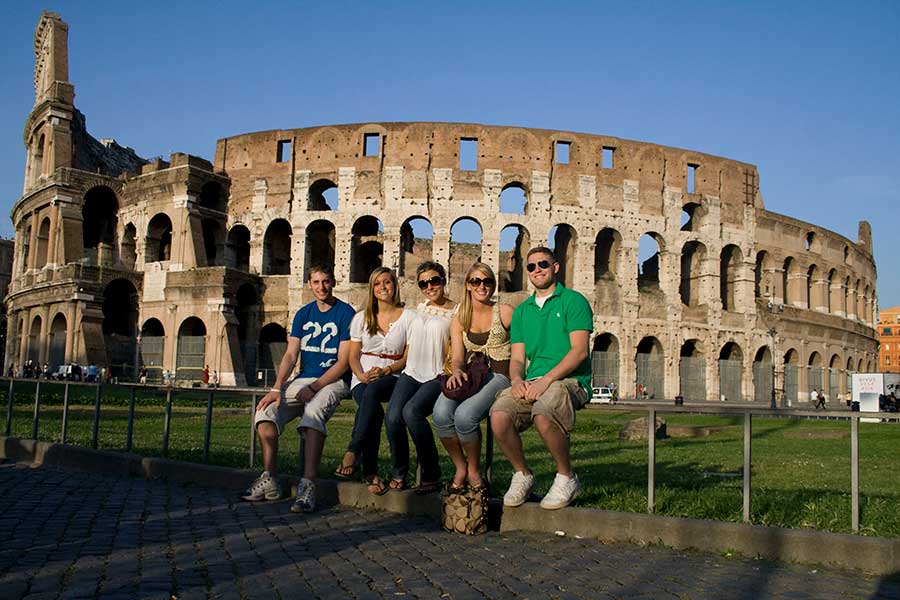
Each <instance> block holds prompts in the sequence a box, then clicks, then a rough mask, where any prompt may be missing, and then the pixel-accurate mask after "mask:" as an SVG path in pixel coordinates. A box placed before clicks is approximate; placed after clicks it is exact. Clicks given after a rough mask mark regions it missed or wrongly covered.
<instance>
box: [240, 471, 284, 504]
mask: <svg viewBox="0 0 900 600" xmlns="http://www.w3.org/2000/svg"><path fill="white" fill-rule="evenodd" d="M279 498H281V486H280V485H278V480H277V479H275V478H274V477H272V476H271V475H269V472H268V471H263V472H262V474H261V475H260V476H259V477H257V478H256V481H254V482H253V483H251V484H250V487H248V488H247V491H246V492H244V495H243V496H241V500H246V501H247V502H258V501H259V500H278V499H279Z"/></svg>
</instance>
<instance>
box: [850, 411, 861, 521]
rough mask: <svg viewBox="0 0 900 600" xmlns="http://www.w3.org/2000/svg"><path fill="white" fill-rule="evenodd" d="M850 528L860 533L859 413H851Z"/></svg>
mask: <svg viewBox="0 0 900 600" xmlns="http://www.w3.org/2000/svg"><path fill="white" fill-rule="evenodd" d="M850 528H851V529H852V530H853V533H859V413H853V414H851V415H850Z"/></svg>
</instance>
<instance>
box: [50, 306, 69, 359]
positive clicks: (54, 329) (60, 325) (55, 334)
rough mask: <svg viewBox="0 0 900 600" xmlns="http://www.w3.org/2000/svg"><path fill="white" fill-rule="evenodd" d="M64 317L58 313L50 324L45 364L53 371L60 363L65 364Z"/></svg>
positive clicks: (65, 327)
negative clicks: (48, 346)
mask: <svg viewBox="0 0 900 600" xmlns="http://www.w3.org/2000/svg"><path fill="white" fill-rule="evenodd" d="M66 329H67V326H66V317H65V315H63V314H62V313H58V314H57V315H56V316H55V317H53V321H52V322H51V324H50V339H49V340H47V341H48V343H49V345H50V348H49V351H48V352H47V364H48V365H49V366H50V372H51V373H54V372H55V371H56V369H57V368H58V367H59V366H60V365H64V364H66Z"/></svg>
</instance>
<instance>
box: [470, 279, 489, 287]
mask: <svg viewBox="0 0 900 600" xmlns="http://www.w3.org/2000/svg"><path fill="white" fill-rule="evenodd" d="M469 285H471V286H472V287H481V286H482V285H484V287H489V288H490V287H494V279H493V278H492V277H485V278H483V279H482V278H481V277H471V278H470V279H469Z"/></svg>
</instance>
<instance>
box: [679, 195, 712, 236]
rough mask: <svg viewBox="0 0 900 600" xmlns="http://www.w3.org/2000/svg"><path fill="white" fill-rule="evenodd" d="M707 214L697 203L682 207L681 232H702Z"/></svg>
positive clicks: (689, 203)
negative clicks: (701, 228)
mask: <svg viewBox="0 0 900 600" xmlns="http://www.w3.org/2000/svg"><path fill="white" fill-rule="evenodd" d="M705 212H706V211H705V210H703V208H702V207H701V206H700V205H699V204H697V203H696V202H688V203H687V204H685V205H684V206H683V207H681V231H700V227H701V225H702V224H703V223H702V221H703V216H704V214H705Z"/></svg>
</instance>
